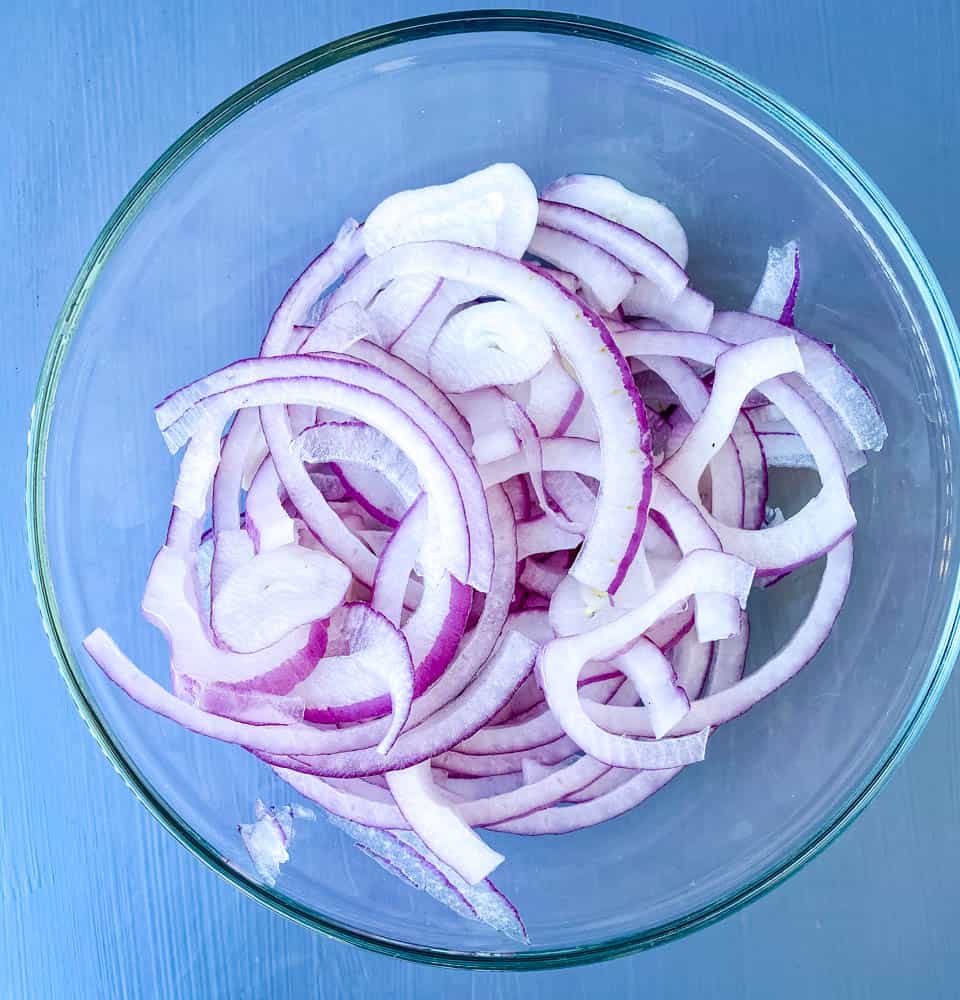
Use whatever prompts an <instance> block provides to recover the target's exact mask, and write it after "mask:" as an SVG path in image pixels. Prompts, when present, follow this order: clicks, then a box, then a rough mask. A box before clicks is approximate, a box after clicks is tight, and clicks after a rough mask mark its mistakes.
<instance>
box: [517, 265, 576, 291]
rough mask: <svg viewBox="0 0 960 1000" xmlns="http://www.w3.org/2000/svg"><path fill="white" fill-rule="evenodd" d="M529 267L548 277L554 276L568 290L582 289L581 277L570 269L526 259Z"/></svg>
mask: <svg viewBox="0 0 960 1000" xmlns="http://www.w3.org/2000/svg"><path fill="white" fill-rule="evenodd" d="M526 265H527V267H529V268H530V269H531V270H532V271H536V272H537V274H542V275H544V276H545V277H547V278H552V279H553V280H554V281H555V282H556V283H557V284H558V285H560V287H561V288H565V289H566V290H567V291H568V292H579V291H580V279H579V278H578V277H577V276H576V275H575V274H570V272H569V271H560V270H558V269H557V268H555V267H547V266H546V265H545V264H537V263H536V262H535V261H526Z"/></svg>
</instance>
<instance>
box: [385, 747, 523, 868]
mask: <svg viewBox="0 0 960 1000" xmlns="http://www.w3.org/2000/svg"><path fill="white" fill-rule="evenodd" d="M387 785H388V786H389V788H390V791H391V792H392V793H393V797H394V799H396V802H397V806H398V807H399V809H400V811H401V812H402V813H403V815H404V818H405V819H406V820H407V821H408V822H409V824H410V826H411V828H412V829H413V831H414V833H416V834H417V835H418V836H419V837H420V839H421V840H422V841H423V842H424V843H425V844H426V845H427V847H429V848H430V850H431V851H433V853H434V854H436V855H437V857H438V858H440V860H441V861H443V862H445V863H446V864H448V865H449V866H450V867H451V868H453V869H454V871H456V872H457V874H458V875H460V877H461V878H463V879H464V880H465V881H467V882H469V883H470V885H476V884H477V883H478V882H481V881H482V880H483V879H485V878H486V877H487V876H488V875H489V874H490V872H492V871H493V870H494V868H497V867H498V866H499V865H500V864H501V863H502V862H503V860H504V857H503V855H502V854H499V853H498V852H497V851H494V850H493V849H492V848H490V847H488V846H487V845H486V844H485V843H484V842H483V841H482V840H481V839H480V838H479V837H478V836H477V834H476V833H474V832H473V830H471V829H470V827H469V826H468V825H467V824H466V823H465V822H464V821H463V820H462V819H461V818H460V816H459V815H458V813H457V812H456V810H455V809H454V808H453V807H452V806H451V805H450V804H449V803H447V802H444V801H443V799H442V798H441V796H440V795H439V794H438V792H437V790H436V789H435V787H434V784H433V777H432V775H431V773H430V762H429V761H423V763H421V764H417V765H415V766H414V767H410V768H406V769H404V770H402V771H390V772H389V773H388V774H387Z"/></svg>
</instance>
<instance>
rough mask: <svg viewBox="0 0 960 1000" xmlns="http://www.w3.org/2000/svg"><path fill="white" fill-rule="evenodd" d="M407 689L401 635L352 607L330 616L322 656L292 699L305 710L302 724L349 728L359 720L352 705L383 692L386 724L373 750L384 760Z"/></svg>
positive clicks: (408, 700) (408, 665) (406, 652)
mask: <svg viewBox="0 0 960 1000" xmlns="http://www.w3.org/2000/svg"><path fill="white" fill-rule="evenodd" d="M371 681H372V682H373V683H371ZM413 685H414V669H413V660H412V659H411V656H410V649H409V646H408V645H407V641H406V639H405V638H404V636H403V634H402V633H401V632H400V631H399V630H398V629H397V628H396V627H395V626H394V625H393V624H391V622H390V621H389V620H388V619H387V618H385V617H384V616H383V615H382V614H380V613H379V612H378V611H376V610H374V609H373V608H372V607H370V606H368V605H366V604H359V603H354V604H345V605H344V606H343V607H342V608H338V609H337V611H336V612H335V613H334V615H332V616H331V619H330V633H329V641H328V645H327V655H326V656H325V657H324V658H323V659H322V660H321V661H320V663H319V664H318V665H317V668H316V670H314V671H313V673H312V674H311V675H310V676H309V677H307V678H306V679H305V680H303V681H301V682H300V683H299V684H298V685H297V686H296V687H295V688H294V689H293V693H294V694H295V695H296V696H298V697H300V698H302V699H303V701H304V704H305V705H306V706H307V708H306V711H305V712H304V718H305V719H306V720H307V721H308V722H341V721H346V722H349V721H353V720H355V719H356V718H358V717H359V718H363V717H364V716H363V715H358V714H357V712H358V710H357V708H356V703H357V702H362V701H364V700H366V699H369V698H375V697H377V696H378V695H379V694H380V693H381V691H382V690H383V688H386V690H387V692H388V693H389V696H390V707H391V712H392V718H391V723H390V728H389V729H388V730H387V732H386V733H385V734H384V736H383V738H382V739H381V740H380V742H379V744H378V745H377V752H378V753H380V754H383V755H385V754H387V753H388V752H389V751H390V749H391V747H393V745H394V744H395V743H396V741H397V738H398V737H399V735H400V733H401V732H402V731H403V727H404V726H405V725H406V722H407V719H408V718H409V716H410V706H411V704H412V702H413V690H414V688H413Z"/></svg>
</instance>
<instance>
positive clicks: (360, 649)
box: [85, 164, 886, 937]
mask: <svg viewBox="0 0 960 1000" xmlns="http://www.w3.org/2000/svg"><path fill="white" fill-rule="evenodd" d="M544 195H545V198H544V200H543V201H541V202H539V203H538V202H537V200H536V194H535V192H534V191H533V188H532V185H531V184H530V182H529V179H528V178H527V177H526V175H525V174H524V173H523V172H522V171H521V170H520V169H519V168H518V167H515V166H512V165H502V164H501V165H496V166H494V167H492V168H489V169H487V170H485V171H480V172H478V173H477V174H475V175H471V176H469V177H467V178H463V179H461V180H460V181H456V182H454V183H453V184H449V185H443V186H440V187H435V188H426V189H421V190H418V191H410V192H401V193H400V194H399V195H396V196H393V197H392V198H389V199H387V200H386V201H385V202H384V203H382V204H381V205H380V206H379V207H378V208H377V209H376V210H375V211H374V213H373V214H372V216H371V219H370V220H369V221H368V223H367V225H366V227H365V228H364V229H362V230H361V229H360V227H358V226H357V224H356V223H354V222H352V221H350V222H348V224H347V225H345V226H344V228H343V229H342V230H341V232H340V233H339V234H338V237H337V239H336V240H335V241H334V243H333V244H331V246H330V247H328V248H327V250H325V251H324V253H323V254H321V255H320V257H319V258H317V260H315V261H314V262H313V263H312V264H311V265H310V266H309V267H308V268H307V270H306V271H305V272H304V273H303V274H302V275H301V276H300V278H298V279H297V281H296V282H294V284H293V285H292V286H291V288H290V289H289V290H288V292H287V293H286V295H285V296H284V299H283V301H282V302H281V304H280V306H279V307H278V309H277V311H276V312H275V314H274V316H273V318H272V319H271V323H270V327H269V328H268V331H267V335H266V337H265V339H264V342H263V345H262V348H261V355H262V356H261V358H259V359H255V360H251V361H242V362H238V363H236V364H234V365H231V366H228V367H227V368H225V369H222V370H221V371H219V372H215V373H214V374H212V375H210V376H207V377H206V378H203V379H200V380H198V381H197V382H195V383H192V384H191V385H189V386H187V387H185V388H184V389H182V390H180V391H179V392H177V393H174V394H173V395H172V396H170V397H168V398H167V399H165V400H164V401H163V402H162V403H161V404H160V405H159V406H158V407H157V411H156V413H157V420H158V424H159V426H160V429H161V431H162V432H163V434H164V437H165V439H166V440H167V442H168V444H169V445H170V446H171V448H172V449H175V448H177V447H179V446H180V445H182V444H184V443H187V442H189V443H188V446H187V448H186V451H185V454H184V456H183V460H182V462H181V467H180V474H179V477H178V480H177V485H176V489H175V492H174V500H173V510H172V512H171V517H170V522H169V526H168V529H167V535H166V543H165V545H164V546H163V548H162V549H161V551H160V553H158V555H157V557H156V559H155V561H154V565H153V568H152V570H151V574H150V579H149V581H148V586H147V591H146V593H145V595H144V611H145V613H146V615H147V617H148V618H149V619H150V620H151V621H152V622H153V623H154V624H156V625H158V626H159V627H160V628H161V629H162V630H163V632H164V633H165V635H166V636H167V638H168V641H169V644H170V651H171V672H172V678H173V684H172V687H173V692H172V693H171V692H168V691H166V690H164V689H163V688H162V687H161V686H160V685H158V684H156V683H155V682H154V681H153V680H151V679H150V678H149V677H146V676H145V675H143V674H142V673H141V672H140V671H139V670H137V668H136V667H135V666H134V665H133V664H132V663H130V661H129V660H127V659H126V657H125V656H124V655H123V654H122V653H121V652H120V650H119V649H118V648H117V647H116V645H115V644H114V643H113V642H112V640H110V638H109V637H108V636H106V634H105V633H103V632H102V631H100V630H97V631H95V632H94V633H92V634H91V635H90V636H88V638H87V640H86V642H85V645H86V646H87V648H88V650H89V652H90V654H91V655H92V656H93V658H94V659H95V660H96V662H97V663H98V664H99V665H100V666H101V668H102V669H103V671H104V672H105V673H106V674H107V676H108V677H110V678H111V679H112V680H113V681H114V682H115V683H117V684H118V685H119V686H120V687H121V688H122V689H123V690H124V691H126V692H127V693H128V694H129V695H130V696H131V697H133V698H134V699H135V700H137V701H139V702H140V703H141V704H143V705H144V706H145V707H148V708H150V709H151V710H153V711H155V712H157V713H159V714H161V715H164V716H165V717H167V718H169V719H171V720H173V721H176V722H178V723H179V724H181V725H182V726H184V727H186V728H188V729H191V730H193V731H196V732H198V733H201V734H205V735H208V736H211V737H212V738H216V739H220V740H222V741H225V742H232V743H236V744H239V745H241V746H243V747H244V748H246V749H248V750H249V751H250V752H252V753H253V754H255V755H256V756H258V757H260V758H261V759H262V760H263V761H264V762H266V763H267V764H268V765H270V766H271V767H273V768H274V770H275V771H276V773H277V774H278V775H279V776H280V777H281V778H282V779H283V780H285V781H287V782H289V783H290V784H291V785H292V786H293V787H295V788H296V789H298V790H299V791H301V792H302V793H303V794H304V795H306V796H308V797H310V798H312V799H313V800H314V801H317V802H319V803H320V804H322V805H323V806H324V808H326V809H327V810H328V811H329V812H330V813H332V814H334V815H335V816H341V817H344V818H345V821H346V822H345V823H340V822H339V821H338V825H341V826H346V827H348V832H350V833H351V834H352V835H354V837H355V839H356V841H357V844H358V846H359V847H360V848H361V849H362V850H364V851H365V852H366V853H368V855H369V856H370V857H372V858H373V859H374V860H375V861H376V862H377V863H378V864H380V865H381V866H382V867H384V868H385V869H386V870H388V871H390V872H391V873H392V874H395V875H397V876H398V877H400V878H402V879H405V880H407V881H409V882H411V883H412V884H413V885H416V886H418V887H421V888H423V889H425V890H426V891H428V892H430V893H431V894H433V895H434V896H436V897H437V898H438V899H440V900H441V901H443V902H445V903H446V904H447V905H448V906H450V907H451V908H452V909H454V910H455V912H457V913H460V914H462V915H464V916H467V917H471V918H480V919H486V920H487V921H488V922H489V923H490V924H491V925H492V926H494V927H499V928H500V929H503V930H504V931H505V932H506V933H513V934H514V936H518V937H522V936H523V935H524V933H525V932H524V931H523V929H522V924H521V923H520V922H519V918H518V917H517V915H516V911H515V910H514V909H513V907H512V905H511V904H509V902H508V901H506V900H505V899H504V898H503V897H502V896H501V895H500V894H499V893H498V892H497V891H496V890H495V889H494V888H493V887H492V885H490V884H489V882H488V881H487V880H486V879H485V875H486V873H487V872H488V871H489V870H490V869H491V868H492V866H493V865H495V864H497V863H499V861H500V860H502V858H501V857H500V855H498V854H496V853H495V852H493V851H491V850H490V849H489V848H488V847H486V845H484V844H483V842H482V841H480V840H479V838H477V836H476V834H475V833H473V832H472V830H471V827H488V828H494V829H497V830H502V831H506V832H514V833H520V834H530V833H537V832H539V833H551V834H553V833H562V832H566V831H567V830H572V829H579V828H581V827H583V826H586V825H591V824H594V823H599V822H602V821H604V820H606V819H609V818H611V817H613V816H616V815H619V814H620V813H622V812H623V811H625V810H626V809H628V808H630V807H631V806H633V805H635V804H636V803H638V802H640V801H642V800H643V799H644V798H645V797H647V796H648V795H650V794H651V793H652V792H654V791H656V789H657V788H659V787H661V786H662V784H663V783H665V782H666V781H668V780H669V779H670V778H671V777H672V776H673V775H675V774H676V773H678V772H679V770H680V769H681V767H682V766H686V765H687V764H688V763H692V762H695V761H697V760H699V759H701V758H702V756H703V752H704V746H705V743H706V739H707V736H708V733H709V732H710V730H711V729H713V728H714V727H716V726H717V725H720V724H722V723H723V722H725V721H728V720H729V719H731V718H733V717H735V716H736V715H738V714H740V713H741V712H743V711H745V710H746V709H747V708H749V707H751V705H753V704H755V703H756V701H757V700H759V699H760V698H762V697H764V696H766V695H767V694H769V693H770V692H772V691H773V690H775V689H776V688H777V687H779V686H781V685H782V684H784V683H785V682H786V681H787V680H789V678H790V677H792V676H793V675H794V674H795V673H796V672H797V671H798V670H799V669H801V668H802V666H803V665H804V664H805V663H807V662H808V661H809V660H810V659H811V658H812V657H813V656H814V655H815V653H816V652H817V650H818V649H819V647H820V645H821V644H822V643H823V641H824V640H825V638H826V636H827V634H828V633H829V631H830V628H831V627H832V625H833V622H834V620H835V618H836V616H837V613H838V611H839V609H840V606H841V604H842V601H843V598H844V595H845V593H846V589H847V586H848V583H849V578H850V568H851V554H852V542H851V539H850V532H851V531H852V530H853V526H854V523H855V520H854V515H853V511H852V508H851V507H850V502H849V497H848V488H847V482H846V476H847V475H849V473H850V472H852V471H854V470H855V469H856V468H859V467H860V466H861V465H862V464H863V461H864V457H863V450H864V449H866V448H871V447H879V446H880V444H882V442H883V439H884V437H885V436H886V428H885V427H884V425H883V421H882V418H881V417H880V415H879V412H878V410H877V408H876V403H875V402H874V400H873V398H872V397H871V396H870V394H869V393H868V392H867V390H866V389H865V388H864V387H863V386H862V385H861V384H860V383H859V381H858V380H857V379H856V378H855V376H853V374H852V373H851V372H850V371H849V369H848V368H847V367H846V366H845V365H844V364H843V362H841V361H840V360H839V358H837V356H836V354H835V353H834V351H833V349H832V348H831V347H830V346H828V345H825V344H822V343H820V342H819V341H816V340H814V339H813V338H810V337H809V336H807V335H805V334H803V333H800V332H797V331H791V332H790V333H789V335H788V332H787V331H788V329H789V328H790V327H791V326H792V323H793V311H794V307H795V304H796V297H797V290H798V284H799V257H798V253H797V252H796V248H795V245H793V244H788V245H787V246H786V247H784V248H783V249H782V250H780V251H771V255H770V259H769V261H768V267H767V271H766V272H765V275H764V280H763V281H762V282H761V288H760V289H759V290H758V293H757V296H756V297H755V299H754V303H753V305H752V308H753V309H755V310H757V311H759V312H765V313H769V315H770V317H771V319H776V320H777V322H771V319H767V318H764V317H763V316H760V315H755V314H731V313H719V314H716V315H713V306H712V303H710V302H709V301H708V300H707V299H705V298H704V297H703V296H701V295H699V294H698V293H697V292H695V291H694V290H693V289H692V288H690V287H689V284H688V281H687V276H686V274H685V273H684V272H683V270H682V267H681V265H682V264H684V263H685V261H686V237H685V234H684V233H683V230H682V228H681V227H680V226H679V223H678V222H677V220H676V218H675V217H674V216H673V215H672V213H670V212H669V210H667V209H665V208H664V207H663V206H662V205H659V204H658V203H656V202H654V201H652V200H651V199H648V198H643V197H641V196H639V195H636V194H634V193H633V192H630V191H628V190H627V189H626V188H624V187H623V186H622V185H620V184H618V183H617V182H614V181H611V180H609V179H607V178H600V177H591V176H588V175H577V176H573V177H569V178H562V179H561V180H560V181H558V182H556V183H555V184H553V185H551V186H550V188H548V189H547V191H546V192H545V193H544ZM451 240H452V242H451ZM462 244H467V245H462ZM365 247H366V249H367V251H368V252H369V254H370V256H368V257H367V256H365V255H364V249H365ZM485 248H487V249H485ZM527 251H529V252H530V253H531V254H536V255H538V256H540V257H541V259H546V260H549V261H552V262H554V263H555V264H558V265H561V266H562V268H563V270H559V269H557V268H552V267H548V266H546V265H541V264H537V263H526V262H523V261H522V260H518V259H516V258H519V257H521V256H522V255H523V254H524V253H525V252H527ZM511 258H514V259H511ZM338 279H342V280H340V283H339V286H338V287H337V288H336V289H335V290H334V291H333V292H331V293H330V294H328V295H326V298H324V299H322V301H321V298H322V296H324V295H325V294H326V293H327V291H328V290H329V289H330V288H331V287H332V286H333V285H334V284H335V283H336V282H337V281H338ZM627 314H639V317H638V318H635V319H634V320H632V321H630V322H628V321H627V319H626V315H627ZM704 331H707V332H704ZM385 348H389V350H385ZM331 351H333V352H335V353H330V352H331ZM294 352H298V353H296V354H295V353H294ZM628 357H629V358H630V360H629V362H628V361H627V358H628ZM428 370H429V371H431V372H432V373H433V374H434V376H435V378H433V379H431V378H429V377H427V375H425V374H424V372H426V371H428ZM801 372H802V373H803V374H802V375H801V374H800V373H801ZM438 383H439V385H438ZM454 390H458V391H456V392H453V391H454ZM461 390H462V391H461ZM451 392H452V393H453V396H452V397H451V395H448V393H451ZM641 392H642V393H643V398H641V396H640V393H641ZM585 403H589V405H584V404H585ZM231 419H232V425H230V429H229V431H228V432H227V433H226V434H225V435H223V436H222V437H221V435H222V430H223V427H224V426H225V425H226V424H227V423H228V421H230V420H231ZM654 465H656V466H657V467H658V470H659V471H658V472H657V473H656V474H654V472H653V468H654ZM768 465H769V466H770V467H774V468H777V467H809V468H811V469H814V470H816V472H817V473H818V475H819V478H820V490H819V492H818V493H817V494H816V495H815V496H814V498H813V500H811V501H809V502H808V503H807V505H806V506H805V507H802V508H801V509H800V511H799V512H798V513H797V514H794V515H793V516H792V517H790V518H789V519H787V518H784V517H783V515H782V513H781V512H780V511H779V510H775V509H771V508H770V507H769V506H768V483H767V472H768ZM674 483H676V484H677V485H674ZM498 484H504V488H500V486H499V485H498ZM678 486H679V488H678ZM208 505H209V507H210V512H211V514H212V524H211V527H210V528H209V529H208V530H206V531H205V530H204V527H205V518H206V515H207V512H208ZM823 554H826V566H825V569H824V573H823V577H822V579H821V582H820V586H819V589H818V591H817V594H816V597H815V599H814V601H813V604H812V607H811V608H810V611H809V613H808V615H807V617H806V619H805V620H804V622H803V623H802V624H801V626H800V627H799V628H798V629H797V631H796V633H795V634H794V636H793V638H792V639H791V640H790V641H789V642H788V643H787V645H786V646H785V647H784V648H783V649H782V650H780V652H779V653H777V654H776V655H775V656H774V657H773V658H772V659H771V660H769V661H768V662H767V663H766V664H765V665H763V666H761V667H760V668H759V669H758V670H756V671H755V672H754V673H752V674H750V675H747V676H745V675H744V669H745V663H746V654H747V643H748V636H749V631H748V621H747V618H746V615H745V614H744V612H743V606H744V603H745V599H746V595H747V592H748V590H749V588H750V586H751V583H752V582H753V578H754V575H755V574H756V575H757V577H758V580H759V582H758V584H757V585H758V586H766V585H769V584H770V583H773V582H776V581H777V580H779V579H781V578H782V577H783V576H785V575H787V574H788V573H790V572H791V571H792V570H793V569H794V568H795V567H796V566H798V565H801V564H804V563H807V562H810V561H812V560H814V559H816V558H818V557H819V556H820V555H823ZM342 602H347V603H342ZM521 608H522V609H526V610H524V611H522V612H519V613H516V614H513V615H512V616H510V617H509V620H508V614H509V612H510V611H511V610H512V609H521ZM534 609H536V610H534ZM535 657H536V658H537V663H536V667H535V668H534V666H533V661H534V658H535ZM584 751H586V755H585V756H581V755H582V754H583V753H584ZM398 806H399V808H398ZM257 816H258V823H260V821H263V822H262V823H260V827H258V826H257V824H251V825H250V826H249V827H248V828H247V831H246V839H248V840H249V841H250V846H251V848H252V850H251V857H253V858H254V861H255V863H259V861H262V860H263V859H266V862H269V864H268V865H267V866H266V868H265V869H264V870H265V871H267V875H265V876H263V877H265V878H267V877H269V878H270V879H272V878H275V874H276V870H277V869H278V867H279V861H278V859H279V860H283V859H282V858H279V855H278V853H277V849H276V843H267V841H268V840H270V838H273V839H274V840H275V841H277V843H281V844H284V843H285V841H286V839H288V836H289V834H288V831H287V829H286V826H285V819H286V818H287V813H286V812H284V813H282V814H280V813H278V812H277V811H276V810H267V809H266V807H264V806H262V805H259V806H258V813H257ZM291 816H292V814H291ZM267 824H269V830H267ZM354 824H359V825H356V826H354ZM411 826H412V827H413V828H414V829H415V830H419V831H420V833H421V834H423V836H424V838H425V839H426V841H427V842H428V843H430V844H432V846H433V847H434V848H435V849H436V850H437V851H438V852H439V853H440V855H442V857H445V858H446V859H447V860H448V861H450V862H451V863H452V864H453V865H454V866H455V867H456V868H457V869H459V872H461V873H462V874H463V875H465V876H466V877H467V879H469V880H471V881H473V880H476V881H477V882H478V885H476V886H471V885H470V884H469V883H468V881H466V880H464V878H462V877H461V875H460V874H458V873H457V871H455V870H454V869H453V868H451V867H449V866H448V865H447V864H446V863H445V862H444V861H442V860H441V858H440V857H438V856H436V855H435V854H434V853H433V851H431V850H430V849H429V848H428V847H427V846H425V844H424V842H423V841H422V840H421V839H420V838H419V837H418V836H417V835H416V833H414V832H412V831H411V830H410V827H411ZM261 830H266V834H263V833H262V832H261ZM383 831H390V832H383ZM264 837H266V839H264ZM278 838H279V839H278ZM261 841H263V842H262V843H261ZM518 927H519V932H518Z"/></svg>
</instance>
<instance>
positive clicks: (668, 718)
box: [608, 638, 730, 763]
mask: <svg viewBox="0 0 960 1000" xmlns="http://www.w3.org/2000/svg"><path fill="white" fill-rule="evenodd" d="M727 641H730V640H727ZM613 663H614V665H615V666H617V667H619V668H620V670H622V671H623V673H624V674H625V675H626V676H627V677H628V678H629V680H630V682H631V683H632V684H633V686H634V687H635V688H636V689H637V694H639V695H640V698H641V700H642V701H643V703H644V705H646V706H647V709H648V711H649V712H650V724H651V726H652V727H653V735H654V736H655V737H656V738H657V739H660V738H661V737H662V736H665V735H666V734H667V733H669V732H670V730H671V729H673V727H674V726H675V725H676V724H677V723H678V722H679V721H680V720H681V719H682V718H683V717H684V716H685V715H686V714H687V712H689V711H690V699H689V697H688V696H687V693H686V691H684V689H683V688H682V687H681V686H680V684H679V683H678V681H677V675H676V672H675V671H674V669H673V667H672V666H671V665H670V661H669V660H668V659H667V658H666V657H665V656H664V655H663V653H662V652H661V651H660V649H659V647H657V646H656V644H654V643H653V642H651V641H650V640H649V639H648V638H647V639H641V640H640V641H639V642H637V644H636V645H634V646H631V647H630V649H628V650H627V651H626V652H624V653H621V654H620V656H618V657H617V658H616V660H614V661H613ZM608 763H609V761H608Z"/></svg>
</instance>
